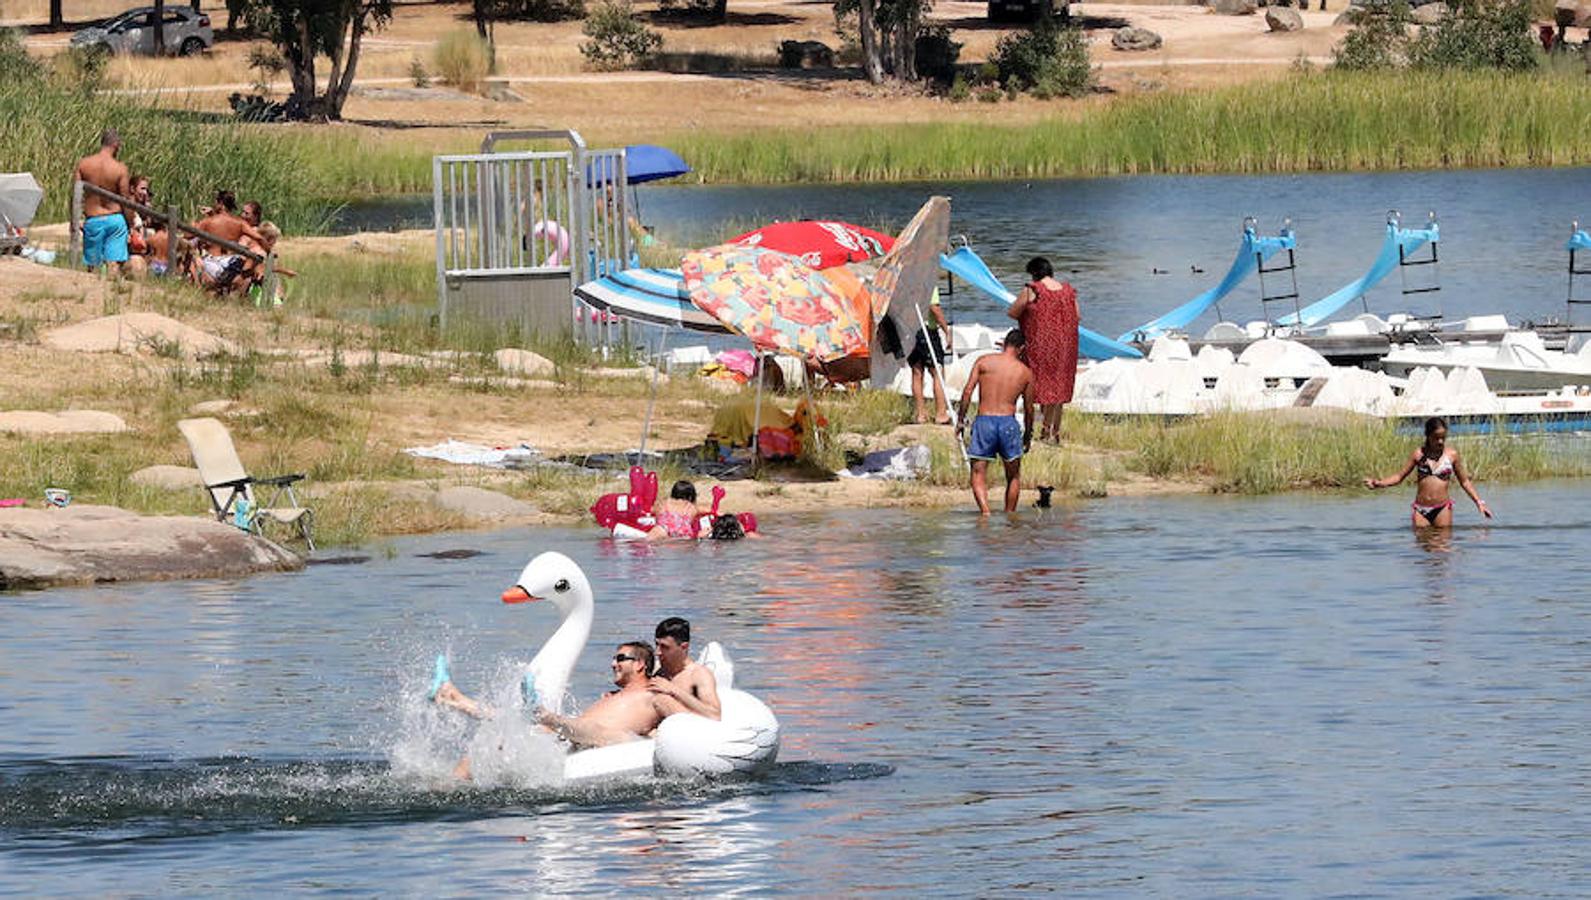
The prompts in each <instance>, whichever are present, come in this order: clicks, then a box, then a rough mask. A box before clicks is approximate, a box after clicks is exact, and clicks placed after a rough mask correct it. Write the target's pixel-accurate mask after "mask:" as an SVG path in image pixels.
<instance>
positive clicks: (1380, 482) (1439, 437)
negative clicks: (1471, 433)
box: [1365, 416, 1492, 529]
mask: <svg viewBox="0 0 1591 900" xmlns="http://www.w3.org/2000/svg"><path fill="white" fill-rule="evenodd" d="M1410 472H1416V473H1418V478H1417V479H1416V481H1415V487H1414V503H1413V504H1411V506H1412V507H1413V513H1412V516H1411V519H1410V521H1411V522H1412V524H1413V525H1414V527H1415V528H1416V529H1419V528H1451V527H1453V499H1452V497H1450V496H1449V495H1448V482H1449V481H1451V480H1452V478H1453V476H1454V475H1457V476H1458V484H1459V487H1461V488H1463V489H1464V493H1466V494H1468V495H1469V498H1470V499H1471V500H1473V501H1475V508H1476V509H1478V510H1480V512H1481V515H1483V516H1485V517H1486V518H1488V519H1490V518H1491V517H1492V511H1491V509H1490V508H1489V507H1487V505H1486V501H1485V500H1482V499H1481V498H1480V495H1479V494H1477V493H1475V484H1474V482H1472V481H1470V478H1469V470H1468V469H1466V468H1465V466H1464V460H1463V459H1461V458H1460V457H1459V455H1458V448H1457V447H1449V446H1447V422H1446V421H1445V420H1443V419H1440V418H1437V417H1434V416H1433V417H1432V418H1429V419H1426V420H1425V443H1424V444H1421V445H1420V446H1419V447H1417V448H1415V450H1414V452H1413V453H1411V454H1409V459H1408V461H1407V462H1406V463H1404V465H1403V471H1401V472H1399V473H1398V474H1396V475H1394V476H1392V477H1391V478H1366V479H1365V487H1367V488H1370V489H1371V490H1377V489H1379V488H1386V487H1392V486H1394V485H1398V484H1402V483H1403V479H1405V478H1408V477H1409V473H1410Z"/></svg>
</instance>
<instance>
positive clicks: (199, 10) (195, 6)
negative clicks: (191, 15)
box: [189, 0, 204, 12]
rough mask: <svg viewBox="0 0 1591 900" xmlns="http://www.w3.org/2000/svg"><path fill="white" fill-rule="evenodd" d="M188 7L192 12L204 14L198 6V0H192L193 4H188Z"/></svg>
mask: <svg viewBox="0 0 1591 900" xmlns="http://www.w3.org/2000/svg"><path fill="white" fill-rule="evenodd" d="M189 6H190V8H191V9H192V10H193V11H194V12H204V10H203V9H202V8H201V7H200V6H199V0H193V3H191V4H189Z"/></svg>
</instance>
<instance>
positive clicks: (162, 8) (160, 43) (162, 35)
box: [153, 0, 166, 56]
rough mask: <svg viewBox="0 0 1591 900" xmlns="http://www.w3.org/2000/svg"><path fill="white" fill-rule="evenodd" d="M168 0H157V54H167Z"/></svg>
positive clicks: (154, 25) (155, 23) (154, 24)
mask: <svg viewBox="0 0 1591 900" xmlns="http://www.w3.org/2000/svg"><path fill="white" fill-rule="evenodd" d="M165 19H166V0H155V21H154V23H153V27H154V29H155V55H156V56H165V55H166V22H165Z"/></svg>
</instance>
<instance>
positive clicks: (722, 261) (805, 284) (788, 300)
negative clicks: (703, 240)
mask: <svg viewBox="0 0 1591 900" xmlns="http://www.w3.org/2000/svg"><path fill="white" fill-rule="evenodd" d="M680 272H681V273H682V274H683V275H684V276H685V289H686V290H687V291H689V292H690V295H691V302H692V303H694V304H696V306H697V308H699V309H701V310H702V311H703V312H706V313H708V314H710V315H712V316H713V317H714V318H716V319H718V321H720V322H723V323H724V324H725V325H726V326H728V327H729V328H730V329H731V330H733V331H736V332H739V333H740V334H743V335H745V336H746V337H748V338H750V339H751V342H752V343H753V344H755V345H756V346H758V347H760V348H762V349H765V350H775V351H779V352H782V353H789V354H791V355H792V356H802V357H811V358H813V359H816V360H817V361H819V362H829V361H830V360H835V359H839V358H840V357H842V356H849V355H851V354H852V353H856V352H858V351H864V350H866V348H867V338H866V336H865V332H864V331H863V328H862V324H861V323H860V322H858V321H857V319H856V316H855V315H853V314H852V312H851V303H850V301H849V300H848V299H847V297H846V296H845V294H844V292H843V291H841V290H840V289H839V288H837V287H836V286H835V285H834V284H832V283H831V282H830V281H829V280H828V279H826V278H824V277H823V276H822V275H820V274H819V273H818V271H817V270H816V269H813V268H811V267H810V266H807V265H806V264H805V263H803V262H801V260H799V259H796V258H795V257H793V256H786V255H785V254H783V253H776V252H774V251H772V250H764V249H761V248H759V247H748V246H744V245H738V244H721V245H719V246H717V247H708V248H707V249H705V250H693V251H691V252H690V253H687V254H685V257H684V259H682V260H680Z"/></svg>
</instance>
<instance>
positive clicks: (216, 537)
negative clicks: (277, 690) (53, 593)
mask: <svg viewBox="0 0 1591 900" xmlns="http://www.w3.org/2000/svg"><path fill="white" fill-rule="evenodd" d="M303 567H304V561H303V560H302V559H300V558H299V557H298V556H295V555H294V554H293V553H291V552H289V551H287V550H285V549H283V548H282V547H279V546H277V545H276V544H273V543H271V542H270V541H268V540H266V539H264V538H262V537H258V536H257V535H253V534H249V533H248V532H245V531H239V530H238V529H236V528H233V527H232V526H231V525H223V524H221V523H220V522H217V521H215V520H213V519H202V518H191V517H183V516H142V515H139V514H137V513H134V512H130V511H128V510H125V509H118V508H116V507H114V506H86V505H74V506H68V507H66V508H64V509H55V508H44V509H25V508H24V509H0V589H5V588H41V587H52V586H56V585H65V584H93V583H95V582H101V581H149V580H169V579H175V578H220V577H232V576H238V575H248V574H252V573H255V572H290V571H295V570H297V569H301V568H303Z"/></svg>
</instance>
